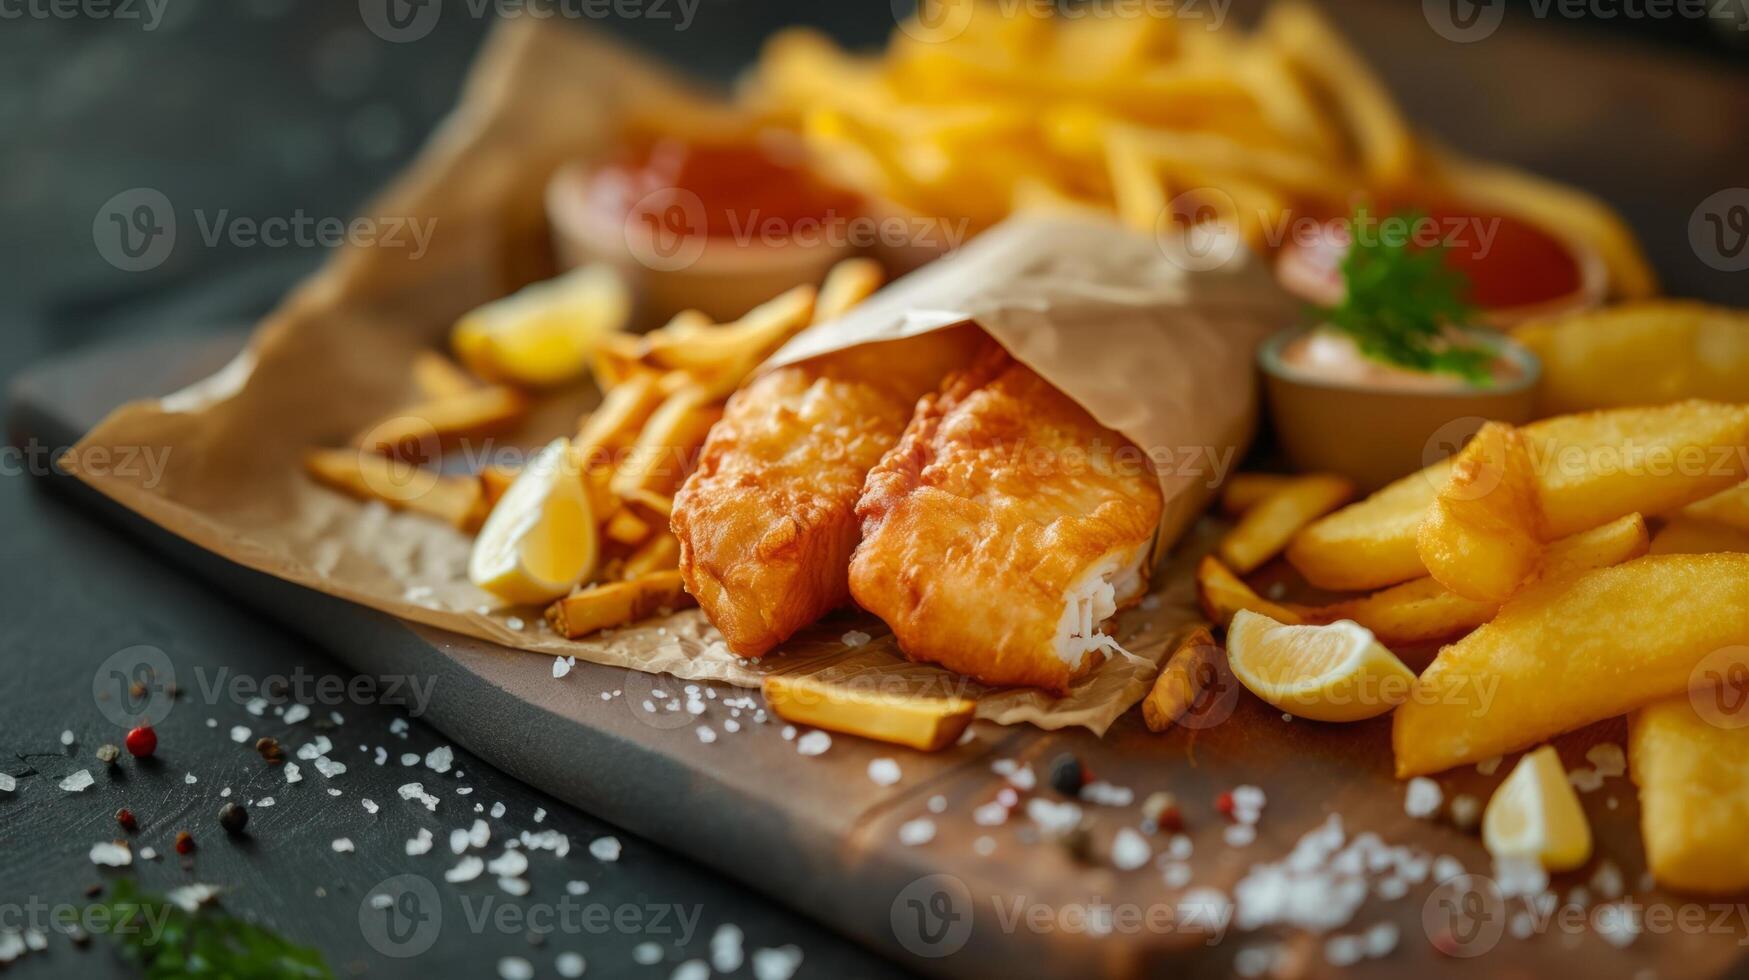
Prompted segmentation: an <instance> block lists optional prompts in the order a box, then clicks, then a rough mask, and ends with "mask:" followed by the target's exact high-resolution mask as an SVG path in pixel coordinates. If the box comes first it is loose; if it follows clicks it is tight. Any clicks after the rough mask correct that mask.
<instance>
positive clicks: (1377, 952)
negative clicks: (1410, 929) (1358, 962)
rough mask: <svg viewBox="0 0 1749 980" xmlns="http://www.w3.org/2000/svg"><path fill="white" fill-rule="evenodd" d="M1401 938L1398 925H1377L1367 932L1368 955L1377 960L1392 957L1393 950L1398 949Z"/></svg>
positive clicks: (1388, 923) (1390, 923)
mask: <svg viewBox="0 0 1749 980" xmlns="http://www.w3.org/2000/svg"><path fill="white" fill-rule="evenodd" d="M1399 938H1400V934H1399V933H1398V931H1397V924H1396V923H1394V922H1379V923H1375V924H1374V925H1373V926H1372V927H1371V928H1369V929H1367V931H1366V955H1367V956H1369V957H1371V958H1373V959H1375V960H1376V959H1380V958H1382V957H1386V956H1389V955H1391V950H1394V949H1396V948H1397V940H1398V939H1399Z"/></svg>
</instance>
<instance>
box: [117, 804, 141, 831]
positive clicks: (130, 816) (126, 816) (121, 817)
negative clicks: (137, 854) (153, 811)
mask: <svg viewBox="0 0 1749 980" xmlns="http://www.w3.org/2000/svg"><path fill="white" fill-rule="evenodd" d="M115 822H116V823H119V824H121V825H122V828H123V829H124V830H127V831H129V832H130V833H131V832H133V831H136V830H139V829H140V825H139V822H138V821H136V820H135V819H134V811H132V810H129V809H128V808H127V807H125V806H124V807H122V808H121V809H119V810H117V811H115Z"/></svg>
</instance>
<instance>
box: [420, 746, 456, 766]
mask: <svg viewBox="0 0 1749 980" xmlns="http://www.w3.org/2000/svg"><path fill="white" fill-rule="evenodd" d="M454 762H455V749H452V748H450V747H449V746H447V745H439V746H438V747H437V748H435V749H432V750H431V751H430V752H427V753H425V768H427V769H430V770H431V771H432V772H436V773H445V772H449V768H450V766H451V765H452V764H453V763H454Z"/></svg>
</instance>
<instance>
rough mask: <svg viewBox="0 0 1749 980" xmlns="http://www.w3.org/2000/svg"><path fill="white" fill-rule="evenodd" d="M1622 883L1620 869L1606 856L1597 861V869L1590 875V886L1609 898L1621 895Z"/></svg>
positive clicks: (1612, 898)
mask: <svg viewBox="0 0 1749 980" xmlns="http://www.w3.org/2000/svg"><path fill="white" fill-rule="evenodd" d="M1623 884H1624V883H1623V881H1622V874H1621V869H1620V868H1618V867H1616V865H1615V862H1614V861H1611V860H1609V859H1608V858H1604V859H1603V860H1602V861H1601V862H1599V863H1598V865H1597V870H1596V871H1595V872H1594V873H1593V874H1592V875H1591V887H1592V888H1594V889H1596V890H1597V893H1598V894H1599V895H1602V896H1603V897H1604V898H1606V899H1609V900H1614V899H1617V898H1620V897H1621V893H1622V887H1623Z"/></svg>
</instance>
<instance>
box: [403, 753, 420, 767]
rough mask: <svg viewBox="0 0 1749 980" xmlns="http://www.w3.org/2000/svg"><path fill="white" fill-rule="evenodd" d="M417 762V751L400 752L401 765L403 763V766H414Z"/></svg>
mask: <svg viewBox="0 0 1749 980" xmlns="http://www.w3.org/2000/svg"><path fill="white" fill-rule="evenodd" d="M418 764H419V753H417V752H403V753H401V765H403V766H416V765H418Z"/></svg>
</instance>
